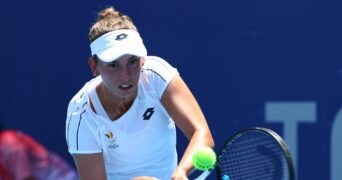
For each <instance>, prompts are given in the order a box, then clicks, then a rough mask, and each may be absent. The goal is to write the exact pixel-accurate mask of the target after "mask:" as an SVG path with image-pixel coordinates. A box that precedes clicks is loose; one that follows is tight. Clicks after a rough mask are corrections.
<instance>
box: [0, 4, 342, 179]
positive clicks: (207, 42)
mask: <svg viewBox="0 0 342 180" xmlns="http://www.w3.org/2000/svg"><path fill="white" fill-rule="evenodd" d="M110 5H113V6H114V7H115V8H116V9H118V10H120V11H122V12H123V13H126V14H128V15H129V16H130V17H131V18H132V19H133V21H134V22H135V24H136V25H137V27H138V30H139V31H140V34H141V36H142V37H143V39H144V42H145V45H146V46H147V48H148V51H149V54H150V55H157V56H160V57H162V58H164V59H166V60H167V61H168V62H169V63H170V64H172V65H173V66H175V67H176V68H177V69H178V71H179V72H180V74H181V75H182V77H183V78H184V79H185V81H186V82H187V83H188V85H189V87H190V88H191V90H192V91H193V93H194V95H195V96H196V98H197V100H198V101H199V103H200V104H201V107H202V109H203V111H204V113H205V115H206V117H207V120H208V123H209V126H210V127H211V129H212V132H213V135H214V138H215V140H216V150H218V149H219V147H220V146H221V145H222V144H223V142H224V140H225V139H226V138H227V137H229V136H231V135H232V134H234V133H235V132H236V131H238V130H240V129H242V128H247V127H252V126H262V127H268V128H271V129H273V130H274V131H276V132H277V133H278V134H280V135H281V136H282V137H283V138H284V139H285V140H286V142H287V143H288V145H289V147H290V149H291V153H292V155H293V156H294V158H295V161H296V168H297V171H298V174H297V176H298V179H332V180H337V179H342V171H341V167H342V154H341V152H342V141H341V138H342V53H341V47H342V24H341V22H342V2H341V1H338V0H310V1H309V0H287V1H282V0H243V1H236V0H234V1H233V0H228V1H227V0H212V1H196V0H189V1H181V0H173V1H158V0H146V1H133V0H126V1H123V0H83V1H81V0H74V1H67V0H59V1H44V0H30V1H25V0H2V1H1V2H0V18H1V21H0V23H1V25H0V26H1V27H0V34H1V41H0V43H1V50H0V52H1V61H0V62H1V65H0V66H1V70H0V82H1V84H0V87H1V88H0V94H1V103H0V119H1V121H2V122H4V124H5V126H6V127H7V128H15V129H20V130H23V131H25V132H27V133H28V134H30V135H32V136H33V137H34V138H35V139H37V140H38V141H40V142H41V143H43V144H44V145H45V146H46V147H48V148H49V149H52V150H54V151H56V152H58V153H59V154H61V155H62V156H63V157H64V158H65V159H67V160H68V161H70V163H73V162H72V159H71V156H70V155H69V153H68V152H67V147H66V142H65V129H64V128H65V118H66V110H67V105H68V102H69V100H70V99H71V97H72V96H73V95H74V94H75V93H76V92H77V91H78V89H80V88H81V86H83V84H84V83H85V82H86V81H87V80H89V79H90V78H91V77H92V75H91V72H90V69H89V68H88V65H87V58H88V56H89V55H90V50H89V42H88V39H87V34H88V31H89V28H90V26H91V25H92V23H93V22H94V21H95V18H96V15H97V12H98V11H99V10H101V9H102V8H105V7H107V6H110ZM178 139H179V144H178V145H179V146H178V148H179V151H180V153H182V152H183V151H184V148H185V146H186V143H187V141H186V139H185V138H184V136H182V135H181V134H180V135H179V136H178ZM211 177H212V178H213V177H214V176H211Z"/></svg>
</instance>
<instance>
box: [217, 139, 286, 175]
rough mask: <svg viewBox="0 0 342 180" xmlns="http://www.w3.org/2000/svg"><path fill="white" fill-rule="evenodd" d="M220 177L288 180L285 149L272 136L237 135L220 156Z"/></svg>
mask: <svg viewBox="0 0 342 180" xmlns="http://www.w3.org/2000/svg"><path fill="white" fill-rule="evenodd" d="M217 165H218V168H219V170H220V173H221V174H220V176H223V175H229V176H230V178H231V179H232V180H239V179H243V180H245V179H248V180H253V179H258V180H260V179H263V180H267V179H269V180H271V179H279V180H280V179H286V178H287V177H286V176H288V172H287V171H288V170H287V165H286V158H285V157H284V155H283V151H282V148H281V147H280V146H279V144H278V143H277V141H276V140H274V139H273V138H272V137H271V136H270V135H268V134H266V133H260V132H257V133H256V132H248V133H245V134H243V135H238V136H236V137H235V138H234V139H233V140H232V141H230V142H229V143H228V144H227V145H226V147H225V148H223V149H222V150H221V155H220V156H219V157H218V163H217Z"/></svg>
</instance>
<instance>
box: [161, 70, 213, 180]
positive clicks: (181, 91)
mask: <svg viewBox="0 0 342 180" xmlns="http://www.w3.org/2000/svg"><path fill="white" fill-rule="evenodd" d="M161 102H162V104H163V105H164V107H165V109H166V110H167V112H168V113H169V115H170V116H171V117H172V119H173V120H174V121H175V123H176V125H177V126H178V127H179V128H180V129H181V131H182V132H183V133H184V134H185V136H186V137H187V138H188V139H189V145H188V147H187V148H186V150H185V152H184V154H183V157H182V159H181V161H180V163H179V164H178V167H177V168H176V170H175V171H174V173H173V178H175V179H176V178H179V177H182V178H184V176H186V175H187V174H188V173H190V172H191V170H192V168H193V166H192V161H191V159H192V158H191V155H192V153H193V152H194V150H195V149H196V148H197V147H199V146H210V147H213V146H214V140H213V138H212V135H211V132H210V130H209V127H208V124H207V122H206V119H205V117H204V115H203V113H202V110H201V108H200V106H199V105H198V103H197V101H196V99H195V97H194V96H193V94H192V93H191V91H190V90H189V88H188V87H187V85H186V84H185V82H184V81H183V80H182V78H181V77H180V76H179V75H176V76H175V77H174V78H173V79H172V81H171V82H170V84H169V86H168V87H167V89H166V90H165V92H164V94H163V96H162V99H161Z"/></svg>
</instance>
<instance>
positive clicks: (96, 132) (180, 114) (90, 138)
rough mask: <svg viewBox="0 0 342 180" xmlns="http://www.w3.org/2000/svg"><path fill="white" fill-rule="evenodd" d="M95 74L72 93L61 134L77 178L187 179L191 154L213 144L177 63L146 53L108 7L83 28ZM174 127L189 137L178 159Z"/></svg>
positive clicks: (129, 23)
mask: <svg viewBox="0 0 342 180" xmlns="http://www.w3.org/2000/svg"><path fill="white" fill-rule="evenodd" d="M89 39H90V42H91V43H90V49H91V56H90V58H89V60H88V64H89V66H90V69H91V71H92V73H93V75H94V78H93V79H91V80H90V81H88V82H87V83H86V84H85V85H84V86H83V87H82V88H81V89H80V90H79V92H77V94H76V95H75V96H74V97H73V98H72V99H71V101H70V103H69V106H68V113H67V121H66V140H67V144H68V149H69V152H70V153H71V154H72V156H73V158H74V161H75V164H76V167H77V170H78V173H79V177H80V179H81V180H94V179H97V180H105V179H110V180H114V179H120V180H121V179H135V180H137V179H145V180H146V179H151V180H152V179H163V180H169V179H174V180H175V179H188V178H187V174H188V173H189V172H190V171H191V170H192V168H193V167H192V162H191V154H192V152H193V151H194V150H195V149H196V148H197V147H198V146H211V147H213V146H214V141H213V138H212V135H211V132H210V130H209V128H208V124H207V122H206V119H205V117H204V115H203V113H202V111H201V109H200V107H199V105H198V103H197V101H196V99H195V98H194V96H193V94H192V93H191V91H190V90H189V88H188V87H187V85H186V84H185V82H184V81H183V80H182V78H181V77H180V75H179V73H178V71H177V69H176V68H174V67H172V66H171V65H170V64H169V63H168V62H167V61H165V60H164V59H162V58H160V57H155V56H147V50H146V48H145V46H144V44H143V40H142V38H141V36H140V34H139V33H138V31H137V28H136V27H135V25H134V24H133V22H132V20H131V19H130V18H129V17H128V16H127V15H124V14H122V13H121V12H119V11H116V10H115V9H114V8H113V7H109V8H106V9H104V10H102V11H100V12H99V15H98V20H97V21H96V22H95V23H94V24H93V26H92V27H91V29H90V32H89ZM176 127H178V128H180V130H181V131H182V132H183V133H184V134H185V136H186V137H187V138H188V139H189V144H188V146H187V148H186V150H185V152H184V154H183V156H182V157H181V159H180V161H179V162H178V158H177V152H176Z"/></svg>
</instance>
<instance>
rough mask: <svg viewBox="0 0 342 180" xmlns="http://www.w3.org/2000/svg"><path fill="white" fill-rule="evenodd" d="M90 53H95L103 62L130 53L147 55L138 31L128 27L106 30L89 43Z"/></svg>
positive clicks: (140, 55) (141, 55)
mask: <svg viewBox="0 0 342 180" xmlns="http://www.w3.org/2000/svg"><path fill="white" fill-rule="evenodd" d="M90 49H91V55H93V56H94V55H96V56H97V57H98V58H99V59H100V60H101V61H103V62H112V61H115V60H116V59H118V58H119V57H121V56H123V55H126V54H130V55H135V56H139V57H145V56H147V50H146V48H145V46H144V43H143V40H142V39H141V37H140V35H139V33H138V32H136V31H133V30H128V29H122V30H116V31H111V32H108V33H106V34H104V35H102V36H100V37H99V38H97V39H96V40H95V41H93V42H92V43H91V44H90Z"/></svg>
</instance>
